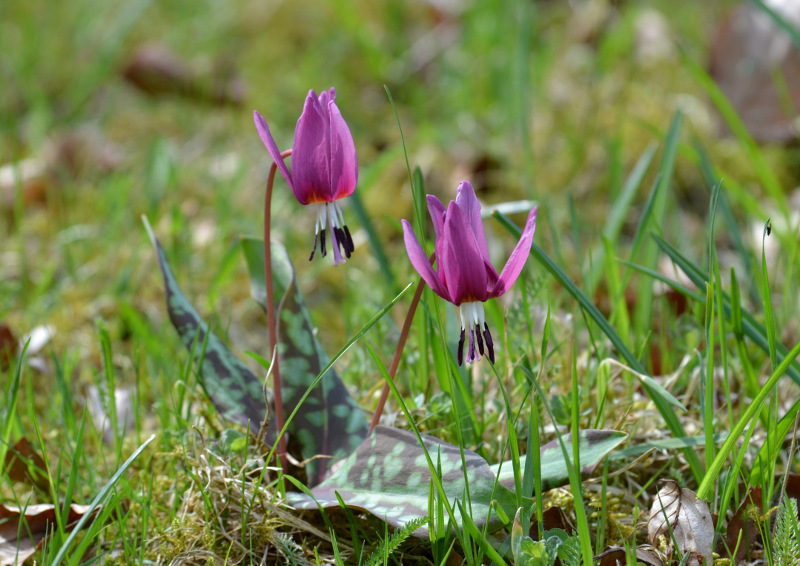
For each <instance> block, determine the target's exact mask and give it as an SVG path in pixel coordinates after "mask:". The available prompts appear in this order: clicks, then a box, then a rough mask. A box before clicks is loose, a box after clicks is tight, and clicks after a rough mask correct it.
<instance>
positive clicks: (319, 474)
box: [242, 238, 368, 485]
mask: <svg viewBox="0 0 800 566" xmlns="http://www.w3.org/2000/svg"><path fill="white" fill-rule="evenodd" d="M242 249H243V250H244V254H245V257H246V258H247V266H248V269H249V271H250V291H251V294H252V295H253V298H254V299H255V300H256V301H257V302H258V303H259V304H260V305H261V307H262V308H264V309H265V310H266V308H267V306H266V305H267V291H266V288H265V286H264V243H263V241H261V240H256V239H253V238H242ZM271 251H272V278H273V285H274V292H275V305H274V308H275V309H276V310H275V312H276V313H277V315H278V352H279V355H280V367H281V393H282V396H283V403H284V411H285V412H286V414H289V413H290V412H291V411H293V410H294V408H295V407H296V406H297V405H298V403H299V402H300V399H301V397H302V396H303V395H304V394H305V392H306V391H307V390H308V388H309V387H310V386H311V384H312V383H313V382H314V380H315V379H316V377H317V376H318V375H319V374H320V372H321V371H322V370H323V368H324V367H325V366H326V365H327V364H328V362H329V358H328V356H327V355H326V354H325V352H324V351H323V349H322V346H321V345H320V343H319V341H318V340H317V338H316V336H315V335H314V332H313V329H314V327H313V325H312V324H311V317H310V316H309V313H308V309H306V306H305V302H304V301H303V295H302V293H301V292H300V289H299V288H298V286H297V280H296V279H295V274H294V268H293V267H292V262H291V260H290V259H289V255H288V253H287V252H286V248H284V247H283V245H281V244H279V243H277V242H273V243H272V248H271ZM367 431H368V426H367V419H366V417H365V416H364V412H363V411H362V410H361V408H360V407H359V406H358V403H356V401H355V399H353V398H352V397H351V396H350V393H349V392H348V391H347V388H346V387H345V385H344V384H343V383H342V380H341V379H340V378H339V376H338V375H337V374H336V372H335V371H334V370H333V368H331V369H329V370H328V372H327V373H326V374H325V376H324V377H323V378H322V380H321V381H320V383H319V385H317V386H316V388H315V389H314V390H313V391H312V392H311V394H310V395H309V396H308V397H306V399H305V401H303V403H302V405H300V409H299V410H298V412H297V414H296V415H295V417H294V419H293V420H292V422H291V423H290V428H289V434H290V435H291V436H294V437H295V438H296V439H297V440H298V441H299V443H300V449H301V453H302V455H303V458H304V459H309V458H313V457H314V456H320V455H321V456H328V457H329V458H319V459H316V460H311V461H309V463H308V464H307V465H306V472H307V474H308V480H309V484H310V485H315V484H317V483H319V482H320V481H322V479H323V478H324V477H325V475H326V472H327V470H328V469H329V467H330V460H331V458H332V459H333V460H336V459H338V458H344V457H346V456H348V455H349V454H351V453H352V452H353V451H354V450H355V449H356V448H358V446H359V445H360V444H361V442H362V441H363V440H364V438H365V437H366V436H367Z"/></svg>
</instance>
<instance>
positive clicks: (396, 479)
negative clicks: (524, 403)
mask: <svg viewBox="0 0 800 566" xmlns="http://www.w3.org/2000/svg"><path fill="white" fill-rule="evenodd" d="M626 438H627V434H625V433H623V432H617V431H613V430H586V431H581V432H580V450H581V453H580V456H581V462H582V463H584V465H583V468H582V472H583V473H584V474H586V475H588V474H589V473H591V472H592V471H593V470H594V467H595V466H596V465H597V464H598V463H599V462H600V461H601V460H602V459H603V458H604V457H605V456H606V455H607V454H608V453H609V452H611V450H613V449H614V448H616V447H617V446H618V445H619V444H621V443H622V442H623V441H624V440H625V439H626ZM422 439H423V442H424V444H425V450H427V451H428V453H429V454H430V456H431V460H432V461H433V462H434V463H436V464H437V465H438V466H440V468H439V473H441V478H442V485H443V487H444V491H445V493H446V495H447V498H448V500H449V502H450V503H451V504H452V505H453V507H454V508H456V512H455V513H456V521H457V523H458V525H457V526H458V528H463V523H462V519H461V517H460V515H459V512H458V510H457V506H455V505H454V502H455V500H456V499H458V500H459V501H461V502H462V503H463V502H466V501H467V497H466V488H467V485H466V483H467V481H468V482H469V501H470V502H471V504H472V509H471V513H470V514H471V518H472V521H473V522H474V523H475V525H476V526H477V527H478V528H479V529H480V528H483V526H484V525H485V524H486V521H487V520H490V526H493V525H495V526H499V523H498V522H497V521H496V515H494V514H493V512H492V502H493V501H496V502H497V504H499V505H500V507H501V508H502V509H503V512H504V513H505V514H506V516H508V517H511V516H513V515H514V513H515V512H516V496H515V495H514V493H513V492H512V491H511V489H510V488H513V486H514V480H513V471H512V465H511V462H504V463H503V464H498V465H496V466H489V464H488V463H487V462H486V461H485V460H484V459H483V458H481V457H480V456H479V455H478V454H476V453H475V452H472V451H470V450H463V460H462V450H461V449H460V448H459V447H458V446H454V445H452V444H448V443H446V442H444V441H442V440H439V439H438V438H435V437H432V436H428V435H425V434H423V435H422ZM565 442H566V443H567V445H568V446H570V447H571V445H572V444H571V441H569V440H565ZM540 452H541V458H542V483H543V484H544V486H545V487H546V488H547V489H549V488H551V487H555V486H559V485H563V484H564V483H566V481H567V477H568V475H567V466H568V465H571V463H567V462H566V461H565V460H564V456H563V452H562V451H561V448H560V447H558V441H557V440H555V441H553V442H550V443H548V444H546V445H544V446H542V447H541V450H540ZM522 465H524V463H523V464H522ZM465 477H466V481H465ZM430 482H431V473H430V469H429V468H428V464H427V460H426V458H425V454H424V452H423V447H422V446H420V444H419V442H418V440H417V437H416V436H415V435H414V434H412V433H410V432H408V431H405V430H401V429H396V428H389V427H384V426H378V427H376V428H375V430H374V431H373V432H372V434H371V435H370V436H369V437H368V438H367V439H366V440H365V441H364V442H363V443H362V444H361V446H359V448H358V450H356V452H355V453H354V454H352V455H351V456H350V457H349V458H347V459H346V460H345V461H343V462H342V463H341V466H340V467H339V468H338V469H337V470H336V471H335V472H334V473H333V474H332V475H331V476H330V477H328V478H327V479H326V480H325V481H324V482H322V483H321V484H320V485H318V486H316V487H315V488H314V489H312V490H311V492H310V493H311V495H307V494H304V493H288V494H287V498H288V502H289V503H290V504H291V505H293V506H294V507H295V508H297V509H316V508H317V507H318V506H319V507H322V508H330V507H339V501H338V499H337V497H336V495H337V493H338V494H339V496H341V498H342V499H343V500H344V501H345V502H346V504H347V505H348V506H349V507H354V508H356V509H361V510H364V511H367V512H369V513H372V514H373V515H375V516H376V517H379V518H380V519H383V520H385V521H386V522H387V523H389V524H390V525H392V526H394V527H398V528H399V527H402V526H403V525H404V524H405V523H406V522H408V521H410V520H412V519H416V518H419V517H424V516H425V515H427V514H428V509H429V487H430ZM414 534H415V535H416V536H419V537H423V538H425V537H427V536H428V535H429V532H428V527H427V525H424V526H422V527H420V528H419V529H417V530H416V531H415V532H414Z"/></svg>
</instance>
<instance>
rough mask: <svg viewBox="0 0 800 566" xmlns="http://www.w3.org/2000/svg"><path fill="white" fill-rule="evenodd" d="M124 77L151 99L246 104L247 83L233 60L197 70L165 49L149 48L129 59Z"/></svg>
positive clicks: (150, 46) (223, 60) (144, 48)
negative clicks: (182, 99) (162, 98)
mask: <svg viewBox="0 0 800 566" xmlns="http://www.w3.org/2000/svg"><path fill="white" fill-rule="evenodd" d="M123 75H124V76H125V79H126V80H127V81H128V82H129V83H130V84H132V85H133V86H135V87H136V88H138V89H139V90H141V91H142V92H145V93H147V94H149V95H151V96H164V95H178V96H183V97H186V98H193V99H197V100H205V101H208V102H212V103H214V104H220V105H225V104H233V105H241V104H242V103H243V102H244V90H245V88H244V83H243V82H242V80H241V79H240V78H239V76H238V74H237V72H236V70H235V68H234V65H233V62H232V61H231V60H225V59H220V60H218V61H216V62H215V64H214V66H213V68H210V69H195V68H193V67H192V66H190V65H189V63H188V62H186V61H185V60H183V59H181V58H180V57H178V56H177V55H175V54H174V53H172V52H171V51H170V50H168V49H167V48H166V47H164V46H163V45H158V44H146V45H142V46H141V47H139V49H137V50H136V52H135V53H134V54H133V56H132V57H131V58H130V60H129V61H128V63H127V65H125V69H124V70H123Z"/></svg>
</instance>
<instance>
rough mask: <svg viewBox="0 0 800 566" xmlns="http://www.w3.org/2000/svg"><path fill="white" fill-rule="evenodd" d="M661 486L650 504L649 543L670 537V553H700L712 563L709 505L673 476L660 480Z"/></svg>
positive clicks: (712, 532) (712, 533)
mask: <svg viewBox="0 0 800 566" xmlns="http://www.w3.org/2000/svg"><path fill="white" fill-rule="evenodd" d="M660 483H662V484H664V487H662V488H661V489H660V490H659V492H658V494H657V495H656V497H655V499H654V501H653V506H652V507H651V508H650V520H649V521H648V522H647V535H648V539H649V540H650V544H652V545H653V546H654V547H658V546H659V544H658V539H659V537H661V536H665V537H666V538H667V540H668V541H669V547H668V548H669V553H672V552H674V551H675V548H674V545H675V544H677V547H678V548H677V550H678V551H679V552H680V553H681V555H684V554H687V553H690V554H694V555H697V556H703V557H704V558H705V559H706V561H707V564H711V563H712V562H711V560H712V559H713V558H712V551H713V548H714V547H713V544H714V523H713V521H712V520H711V512H710V511H709V510H708V505H706V502H705V501H703V500H702V499H698V498H697V495H695V493H694V492H693V491H692V490H690V489H685V488H684V489H681V488H680V486H679V485H678V482H676V481H674V480H668V479H666V480H661V482H660Z"/></svg>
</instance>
